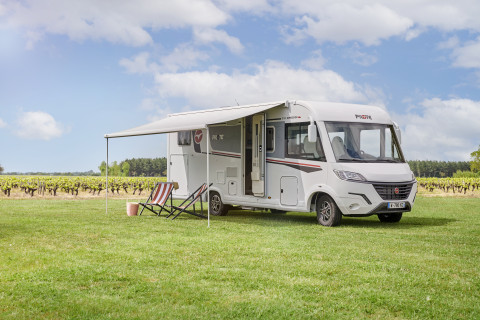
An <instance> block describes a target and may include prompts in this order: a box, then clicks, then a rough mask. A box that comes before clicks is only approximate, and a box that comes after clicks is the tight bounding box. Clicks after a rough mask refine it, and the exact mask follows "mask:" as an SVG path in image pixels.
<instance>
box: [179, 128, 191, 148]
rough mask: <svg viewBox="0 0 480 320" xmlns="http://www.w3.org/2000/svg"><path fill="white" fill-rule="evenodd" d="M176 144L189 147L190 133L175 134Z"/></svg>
mask: <svg viewBox="0 0 480 320" xmlns="http://www.w3.org/2000/svg"><path fill="white" fill-rule="evenodd" d="M177 143H178V145H179V146H189V145H190V144H191V143H192V135H191V133H190V131H179V132H177Z"/></svg>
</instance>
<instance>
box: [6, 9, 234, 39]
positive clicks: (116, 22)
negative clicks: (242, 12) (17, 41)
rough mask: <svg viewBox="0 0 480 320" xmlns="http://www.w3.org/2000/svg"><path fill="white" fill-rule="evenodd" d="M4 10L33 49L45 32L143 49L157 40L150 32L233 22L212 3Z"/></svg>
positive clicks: (11, 22)
mask: <svg viewBox="0 0 480 320" xmlns="http://www.w3.org/2000/svg"><path fill="white" fill-rule="evenodd" d="M3 11H7V12H8V13H9V14H8V16H7V21H8V23H9V24H10V25H11V26H15V27H18V28H21V29H24V30H26V36H27V37H28V46H30V47H31V46H33V44H34V43H35V42H36V41H38V39H40V38H41V37H42V35H43V34H46V33H51V34H62V35H67V36H68V37H69V38H70V39H72V40H76V41H83V40H86V39H93V40H105V41H109V42H112V43H121V44H126V45H130V46H143V45H147V44H151V43H152V42H153V40H152V37H151V35H150V34H149V31H150V30H157V29H162V28H183V27H191V26H198V27H212V28H213V27H216V26H218V25H220V24H224V23H225V22H226V21H227V20H228V19H229V15H228V14H227V13H226V12H224V11H222V10H220V9H218V8H217V7H216V6H215V5H214V4H213V3H212V2H211V1H209V0H204V1H190V0H176V1H157V0H138V1H129V0H117V1H97V0H83V1H76V2H72V1H64V0H26V1H24V2H18V1H16V0H6V1H5V2H4V9H3ZM147 30H148V31H147Z"/></svg>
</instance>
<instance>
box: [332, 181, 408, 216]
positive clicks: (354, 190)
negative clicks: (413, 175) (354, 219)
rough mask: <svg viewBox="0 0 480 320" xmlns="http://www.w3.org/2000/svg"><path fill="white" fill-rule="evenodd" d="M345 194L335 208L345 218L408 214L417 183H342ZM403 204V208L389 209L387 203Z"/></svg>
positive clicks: (338, 200)
mask: <svg viewBox="0 0 480 320" xmlns="http://www.w3.org/2000/svg"><path fill="white" fill-rule="evenodd" d="M344 183H345V185H343V188H342V189H343V190H345V191H346V192H345V193H344V194H342V195H341V196H340V197H339V198H338V199H337V201H336V202H337V206H338V207H339V209H340V211H342V213H343V215H346V216H370V215H374V214H379V213H393V212H409V211H411V210H412V207H413V204H414V202H415V197H416V194H417V182H416V181H415V180H413V181H407V182H364V183H358V182H344ZM399 202H404V203H405V207H404V208H395V209H389V208H388V203H399Z"/></svg>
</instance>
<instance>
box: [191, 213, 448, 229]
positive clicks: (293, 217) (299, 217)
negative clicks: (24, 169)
mask: <svg viewBox="0 0 480 320" xmlns="http://www.w3.org/2000/svg"><path fill="white" fill-rule="evenodd" d="M204 214H205V215H206V214H207V212H206V211H205V212H204ZM187 216H188V215H185V216H184V217H183V218H187V219H196V217H193V216H190V217H187ZM210 218H211V219H212V221H224V222H234V223H242V224H259V225H267V224H268V225H274V226H276V227H281V226H286V225H291V224H302V225H305V224H316V223H317V220H316V215H315V213H313V212H310V213H308V212H288V213H286V214H274V213H270V212H269V211H248V210H231V211H229V212H228V214H227V215H226V216H224V217H217V216H211V217H210ZM455 221H457V220H456V219H447V218H430V217H415V216H414V217H411V216H408V213H407V214H405V215H404V216H403V218H402V220H401V221H400V222H398V223H384V222H380V220H378V218H377V217H376V216H370V217H358V218H355V217H346V216H344V217H343V218H342V222H341V224H340V227H342V226H343V227H351V228H382V229H387V228H393V229H411V228H425V227H439V226H445V225H447V224H449V223H452V222H455ZM276 222H278V224H275V223H276ZM272 223H273V224H272Z"/></svg>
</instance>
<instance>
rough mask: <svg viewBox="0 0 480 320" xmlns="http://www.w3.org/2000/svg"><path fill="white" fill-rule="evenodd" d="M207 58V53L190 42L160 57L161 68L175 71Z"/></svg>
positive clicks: (190, 66)
mask: <svg viewBox="0 0 480 320" xmlns="http://www.w3.org/2000/svg"><path fill="white" fill-rule="evenodd" d="M208 59H209V55H208V54H206V53H205V52H202V51H199V50H197V49H196V48H194V47H193V46H192V45H190V44H181V45H179V46H178V47H176V48H175V49H174V50H173V52H172V53H170V54H169V55H167V56H164V57H162V58H160V61H161V63H162V66H163V69H165V70H167V71H169V72H175V71H177V70H179V69H188V68H192V67H195V66H197V65H198V62H199V61H205V60H208Z"/></svg>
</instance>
